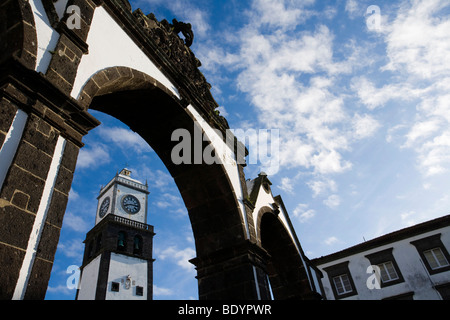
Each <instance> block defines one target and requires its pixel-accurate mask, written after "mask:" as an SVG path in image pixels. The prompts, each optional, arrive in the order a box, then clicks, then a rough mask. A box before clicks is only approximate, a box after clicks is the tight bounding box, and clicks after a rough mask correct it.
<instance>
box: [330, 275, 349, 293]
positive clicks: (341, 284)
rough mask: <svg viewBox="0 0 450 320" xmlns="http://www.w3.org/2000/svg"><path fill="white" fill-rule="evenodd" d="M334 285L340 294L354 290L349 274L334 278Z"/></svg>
mask: <svg viewBox="0 0 450 320" xmlns="http://www.w3.org/2000/svg"><path fill="white" fill-rule="evenodd" d="M333 282H334V286H335V288H336V292H337V293H338V294H339V295H342V294H346V293H349V292H352V291H353V290H352V285H351V283H350V280H349V278H348V275H347V274H342V275H340V276H337V277H334V278H333Z"/></svg>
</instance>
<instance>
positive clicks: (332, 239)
mask: <svg viewBox="0 0 450 320" xmlns="http://www.w3.org/2000/svg"><path fill="white" fill-rule="evenodd" d="M338 242H340V241H339V239H338V238H336V237H334V236H333V237H329V238H327V239H325V241H324V243H325V244H326V245H327V246H331V245H333V244H336V243H338Z"/></svg>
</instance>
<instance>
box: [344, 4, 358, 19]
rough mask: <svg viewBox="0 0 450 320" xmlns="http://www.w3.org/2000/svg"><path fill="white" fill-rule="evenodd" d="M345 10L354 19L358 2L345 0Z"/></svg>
mask: <svg viewBox="0 0 450 320" xmlns="http://www.w3.org/2000/svg"><path fill="white" fill-rule="evenodd" d="M345 11H346V12H348V14H349V16H350V18H351V19H354V18H355V17H356V16H357V14H358V13H359V8H358V2H357V1H356V0H347V2H346V3H345Z"/></svg>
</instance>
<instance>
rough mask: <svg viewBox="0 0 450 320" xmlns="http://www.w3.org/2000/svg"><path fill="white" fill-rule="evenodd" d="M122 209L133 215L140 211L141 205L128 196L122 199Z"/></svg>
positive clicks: (134, 198)
mask: <svg viewBox="0 0 450 320" xmlns="http://www.w3.org/2000/svg"><path fill="white" fill-rule="evenodd" d="M122 208H123V210H125V211H126V212H128V213H129V214H135V213H138V212H139V210H141V204H140V202H139V200H138V199H137V198H136V197H135V196H132V195H131V194H129V195H126V196H124V197H123V198H122Z"/></svg>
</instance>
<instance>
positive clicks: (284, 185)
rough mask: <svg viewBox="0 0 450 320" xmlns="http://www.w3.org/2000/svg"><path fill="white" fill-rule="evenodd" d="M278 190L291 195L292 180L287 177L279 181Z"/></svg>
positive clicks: (292, 189) (292, 188)
mask: <svg viewBox="0 0 450 320" xmlns="http://www.w3.org/2000/svg"><path fill="white" fill-rule="evenodd" d="M279 188H280V189H281V190H283V191H286V192H288V193H293V191H294V185H293V184H292V179H290V178H288V177H284V178H282V179H281V186H279Z"/></svg>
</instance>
